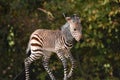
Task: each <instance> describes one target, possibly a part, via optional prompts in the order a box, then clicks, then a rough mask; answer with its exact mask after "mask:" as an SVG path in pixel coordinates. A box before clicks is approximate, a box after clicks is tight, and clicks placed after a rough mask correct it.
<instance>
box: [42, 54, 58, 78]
mask: <svg viewBox="0 0 120 80" xmlns="http://www.w3.org/2000/svg"><path fill="white" fill-rule="evenodd" d="M49 59H50V56H44V57H43V66H44V68H45V70H46V71H47V73H48V74H49V76H50V78H51V79H52V80H56V79H55V77H54V75H53V74H52V71H51V69H50V68H49V66H48V63H49Z"/></svg>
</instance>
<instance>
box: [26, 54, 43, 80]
mask: <svg viewBox="0 0 120 80" xmlns="http://www.w3.org/2000/svg"><path fill="white" fill-rule="evenodd" d="M40 56H41V55H39V56H36V55H33V54H31V55H30V56H29V57H27V58H26V59H25V61H24V63H25V80H30V76H29V66H30V64H31V63H32V62H33V61H35V60H37V59H39V58H40Z"/></svg>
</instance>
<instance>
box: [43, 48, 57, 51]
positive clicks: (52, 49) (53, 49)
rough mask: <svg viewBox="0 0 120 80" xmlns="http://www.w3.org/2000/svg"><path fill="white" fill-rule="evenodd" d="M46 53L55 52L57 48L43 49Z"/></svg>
mask: <svg viewBox="0 0 120 80" xmlns="http://www.w3.org/2000/svg"><path fill="white" fill-rule="evenodd" d="M43 50H45V51H49V52H55V48H43Z"/></svg>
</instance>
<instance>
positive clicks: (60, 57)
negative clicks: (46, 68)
mask: <svg viewBox="0 0 120 80" xmlns="http://www.w3.org/2000/svg"><path fill="white" fill-rule="evenodd" d="M57 55H58V57H59V59H60V60H61V61H62V64H63V67H64V80H67V61H66V58H65V56H64V55H63V53H62V52H58V53H57Z"/></svg>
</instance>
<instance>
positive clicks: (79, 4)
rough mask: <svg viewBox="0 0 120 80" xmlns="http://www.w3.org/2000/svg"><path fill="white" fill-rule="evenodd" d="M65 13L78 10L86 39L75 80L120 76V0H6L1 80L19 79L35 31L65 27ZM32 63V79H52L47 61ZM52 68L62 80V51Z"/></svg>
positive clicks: (1, 20) (1, 0) (0, 1)
mask: <svg viewBox="0 0 120 80" xmlns="http://www.w3.org/2000/svg"><path fill="white" fill-rule="evenodd" d="M38 8H41V9H43V10H38ZM62 13H65V14H66V15H67V16H71V15H73V14H77V15H78V16H80V17H81V22H82V26H83V36H84V42H83V43H77V44H75V46H74V47H73V48H72V50H71V52H72V54H73V56H74V58H75V59H76V61H77V64H76V65H77V67H76V69H75V70H74V74H73V76H72V77H71V79H69V80H120V0H0V80H13V79H14V77H15V76H16V75H17V74H18V73H19V72H21V71H22V70H23V68H24V63H23V62H24V59H25V58H26V54H25V51H26V47H27V44H28V40H29V37H30V34H31V33H32V32H33V31H34V30H36V29H38V28H44V29H51V30H54V29H59V28H60V27H61V26H62V25H63V24H64V23H65V19H64V17H63V15H62ZM32 65H33V68H32V69H31V78H33V79H34V80H50V79H49V76H48V74H47V73H46V71H45V70H44V68H43V66H42V64H41V60H38V61H35V62H34V63H33V64H32ZM68 65H69V67H70V63H69V62H68ZM50 67H51V69H52V70H53V73H54V74H55V76H56V79H57V80H62V78H63V67H62V64H61V61H60V60H58V58H57V56H56V55H53V56H52V58H51V59H50Z"/></svg>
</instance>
